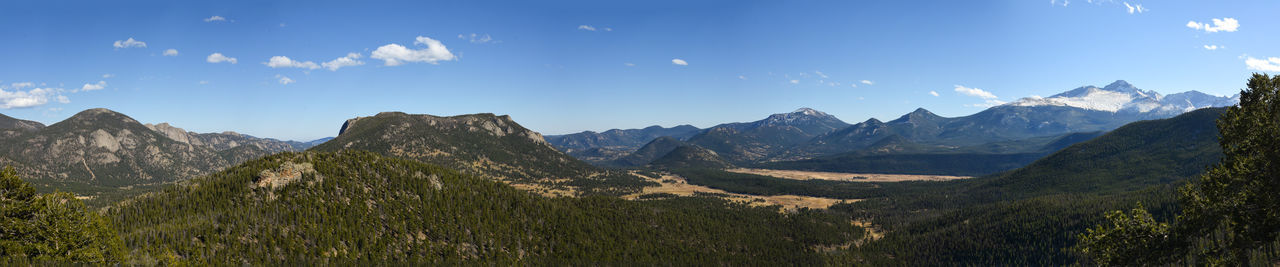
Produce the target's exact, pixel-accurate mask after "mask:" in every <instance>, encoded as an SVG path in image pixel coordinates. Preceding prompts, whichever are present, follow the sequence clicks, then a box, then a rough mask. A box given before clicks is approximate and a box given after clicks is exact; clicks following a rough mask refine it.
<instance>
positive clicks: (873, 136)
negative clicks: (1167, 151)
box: [573, 80, 1239, 168]
mask: <svg viewBox="0 0 1280 267" xmlns="http://www.w3.org/2000/svg"><path fill="white" fill-rule="evenodd" d="M1238 101H1239V97H1238V96H1234V97H1219V96H1211V95H1207V94H1203V93H1200V92H1196V91H1189V92H1184V93H1177V94H1172V95H1168V96H1163V95H1161V94H1159V93H1157V92H1155V91H1150V90H1142V89H1139V88H1137V87H1135V86H1133V85H1132V84H1129V83H1128V82H1125V81H1123V80H1119V81H1116V82H1113V83H1111V84H1109V85H1107V86H1104V87H1096V86H1084V87H1080V88H1076V89H1072V90H1069V91H1066V92H1063V93H1060V94H1056V95H1053V96H1050V97H1048V98H1041V97H1029V98H1023V99H1021V100H1018V101H1015V102H1011V103H1005V104H1002V105H997V106H993V107H991V108H988V109H986V110H983V111H981V112H978V113H975V114H972V115H968V116H962V117H953V118H948V117H942V116H938V115H937V114H934V113H933V112H930V111H928V110H925V109H923V108H920V109H916V110H915V111H913V112H911V113H908V114H905V115H902V116H901V117H898V118H896V119H894V120H891V121H888V122H884V121H881V120H878V119H874V118H872V119H868V120H867V121H864V122H860V123H856V124H852V125H850V124H847V123H845V122H843V121H841V120H840V119H838V118H836V117H835V116H832V115H829V114H826V113H823V112H821V111H817V110H813V109H809V108H801V109H799V110H796V111H794V112H791V113H781V114H774V115H771V116H769V117H767V118H765V119H762V120H759V121H755V122H745V123H726V124H720V125H716V126H713V127H711V128H708V129H705V130H701V131H699V132H697V133H696V134H693V135H691V136H689V137H688V138H687V139H683V138H679V137H677V138H676V139H677V140H682V141H684V142H687V143H689V144H693V145H697V146H700V147H703V148H706V149H709V150H711V151H714V152H716V153H717V154H718V155H719V156H720V157H721V158H723V159H725V160H727V161H728V162H731V163H733V164H737V165H752V164H760V163H765V162H778V161H794V160H806V159H812V158H817V157H823V156H832V155H837V154H841V153H860V152H858V151H868V150H877V149H878V150H880V151H885V152H889V153H887V154H892V153H893V152H903V153H922V152H923V153H947V152H966V151H969V152H972V151H973V150H974V149H975V148H979V147H984V148H985V149H986V150H987V151H984V152H983V153H987V154H1017V153H1033V154H1026V155H1025V156H1022V157H1014V158H1010V157H1007V156H1000V157H1005V158H1007V159H1009V160H1012V162H1011V163H1010V165H1008V166H1007V167H1004V168H1016V167H1019V166H1021V165H1022V164H1026V163H1029V162H1030V160H1034V159H1035V158H1038V157H1039V156H1043V155H1045V154H1047V153H1049V152H1052V151H1047V152H1046V151H1045V150H1043V149H1042V148H1043V147H1041V146H1040V145H1044V144H1045V143H1044V141H1047V140H1053V139H1054V138H1056V137H1065V136H1067V135H1069V134H1073V133H1091V132H1105V131H1110V130H1112V129H1115V128H1117V127H1120V126H1122V125H1125V124H1127V123H1130V122H1134V121H1140V120H1149V119H1161V118H1168V117H1172V116H1175V115H1178V114H1181V113H1183V112H1187V111H1191V110H1195V109H1199V108H1205V107H1222V106H1229V105H1233V104H1235V103H1237V102H1238ZM612 131H614V132H627V131H638V130H612ZM598 135H599V134H595V133H592V132H583V133H578V134H574V135H573V136H575V137H576V138H582V139H590V138H603V137H599V136H598ZM1069 140H1075V141H1083V140H1084V139H1080V138H1075V139H1072V138H1067V139H1062V140H1059V141H1069ZM1037 142H1039V144H1038V145H1036V143H1037ZM576 144H577V145H576V146H575V148H574V149H575V150H577V151H589V150H592V149H596V148H597V147H590V146H584V145H585V144H586V143H576ZM878 144H879V146H877V145H878ZM885 144H893V145H894V146H896V147H898V148H902V147H910V148H912V149H896V151H895V149H885V148H886V147H885V146H884V145H885ZM1064 145H1069V144H1059V145H1058V146H1059V147H1062V146H1064ZM612 149H618V147H614V148H612ZM638 150H639V148H636V149H634V150H631V151H630V152H629V153H637V152H641V151H638ZM643 153H652V152H651V151H645V152H643ZM861 154H865V153H861ZM881 154H886V153H881ZM596 156H597V157H596V158H593V160H592V161H591V162H593V163H597V164H602V165H609V164H613V165H618V164H617V163H618V161H617V160H619V159H626V161H629V162H626V164H622V165H632V166H635V165H639V164H637V163H638V162H635V160H637V159H641V158H654V157H653V155H642V156H636V157H629V156H627V154H620V153H614V154H611V155H609V156H605V155H596ZM926 163H928V164H932V163H930V162H926Z"/></svg>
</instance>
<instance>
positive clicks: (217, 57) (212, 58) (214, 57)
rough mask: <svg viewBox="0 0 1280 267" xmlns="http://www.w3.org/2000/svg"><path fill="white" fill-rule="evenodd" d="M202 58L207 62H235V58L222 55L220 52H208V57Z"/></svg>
mask: <svg viewBox="0 0 1280 267" xmlns="http://www.w3.org/2000/svg"><path fill="white" fill-rule="evenodd" d="M204 60H205V61H208V62H209V63H222V62H229V63H231V64H236V62H237V60H236V58H234V57H228V56H224V55H222V53H213V54H209V57H206V58H205V59H204Z"/></svg>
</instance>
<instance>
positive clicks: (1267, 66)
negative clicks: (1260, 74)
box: [1244, 57, 1280, 72]
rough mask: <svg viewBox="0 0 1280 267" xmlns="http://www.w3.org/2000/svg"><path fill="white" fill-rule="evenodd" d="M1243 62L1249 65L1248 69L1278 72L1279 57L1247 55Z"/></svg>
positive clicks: (1279, 66)
mask: <svg viewBox="0 0 1280 267" xmlns="http://www.w3.org/2000/svg"><path fill="white" fill-rule="evenodd" d="M1244 64H1245V65H1246V66H1249V69H1251V70H1258V71H1266V72H1280V57H1269V58H1265V59H1263V58H1253V57H1248V58H1247V59H1245V60H1244Z"/></svg>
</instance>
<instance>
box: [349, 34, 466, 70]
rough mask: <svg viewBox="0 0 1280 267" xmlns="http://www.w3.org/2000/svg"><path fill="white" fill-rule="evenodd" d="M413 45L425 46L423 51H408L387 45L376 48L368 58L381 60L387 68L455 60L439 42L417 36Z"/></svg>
mask: <svg viewBox="0 0 1280 267" xmlns="http://www.w3.org/2000/svg"><path fill="white" fill-rule="evenodd" d="M413 44H415V45H426V46H427V48H425V49H416V50H415V49H409V48H407V47H404V46H403V45H400V44H388V45H384V46H381V47H378V49H377V50H374V51H373V53H370V54H369V57H370V58H373V59H381V60H383V61H385V65H387V66H399V65H401V64H404V63H405V62H426V63H431V64H438V63H437V62H440V61H450V60H456V59H457V57H454V56H453V53H451V52H449V49H448V48H446V47H445V46H444V44H443V43H441V42H440V41H436V40H435V39H431V38H427V37H425V36H418V38H417V40H415V41H414V42H413Z"/></svg>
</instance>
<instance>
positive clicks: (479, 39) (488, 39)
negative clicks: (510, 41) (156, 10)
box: [458, 33, 502, 44]
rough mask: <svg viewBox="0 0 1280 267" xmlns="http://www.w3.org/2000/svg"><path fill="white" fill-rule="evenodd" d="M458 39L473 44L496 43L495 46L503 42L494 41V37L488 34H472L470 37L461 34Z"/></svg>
mask: <svg viewBox="0 0 1280 267" xmlns="http://www.w3.org/2000/svg"><path fill="white" fill-rule="evenodd" d="M458 39H462V40H467V41H469V42H471V43H473V44H485V43H495V44H496V43H501V42H502V41H497V40H493V37H492V36H489V34H487V33H486V34H478V33H472V34H470V35H467V34H459V35H458Z"/></svg>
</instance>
